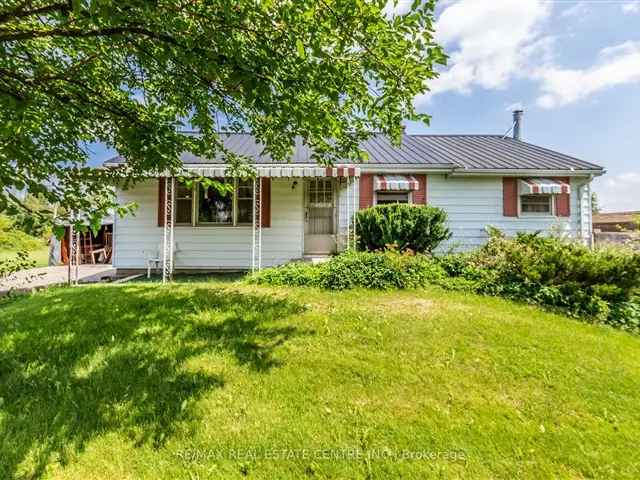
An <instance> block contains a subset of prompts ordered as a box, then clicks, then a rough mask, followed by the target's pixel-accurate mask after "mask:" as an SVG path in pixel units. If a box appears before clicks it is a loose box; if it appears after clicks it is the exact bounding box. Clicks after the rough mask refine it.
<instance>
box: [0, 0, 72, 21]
mask: <svg viewBox="0 0 640 480" xmlns="http://www.w3.org/2000/svg"><path fill="white" fill-rule="evenodd" d="M30 3H31V2H25V3H23V4H22V5H20V6H19V7H18V8H15V9H14V10H12V11H10V12H4V13H1V14H0V23H7V22H11V21H13V20H17V19H19V18H25V17H33V16H34V15H42V14H45V13H50V12H56V11H61V12H68V11H70V10H71V7H70V5H69V3H68V2H64V3H53V4H51V5H45V6H44V7H40V8H34V9H33V10H24V8H25V7H26V6H27V5H29V4H30Z"/></svg>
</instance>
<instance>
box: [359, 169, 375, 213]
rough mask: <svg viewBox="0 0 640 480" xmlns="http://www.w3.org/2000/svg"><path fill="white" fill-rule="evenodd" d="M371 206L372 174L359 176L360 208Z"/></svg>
mask: <svg viewBox="0 0 640 480" xmlns="http://www.w3.org/2000/svg"><path fill="white" fill-rule="evenodd" d="M372 205H373V174H371V173H363V174H362V175H361V176H360V208H361V209H362V208H369V207H370V206H372Z"/></svg>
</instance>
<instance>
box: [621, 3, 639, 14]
mask: <svg viewBox="0 0 640 480" xmlns="http://www.w3.org/2000/svg"><path fill="white" fill-rule="evenodd" d="M622 11H623V12H624V13H631V14H633V13H640V1H638V0H634V1H631V2H626V3H623V4H622Z"/></svg>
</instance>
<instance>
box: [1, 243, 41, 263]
mask: <svg viewBox="0 0 640 480" xmlns="http://www.w3.org/2000/svg"><path fill="white" fill-rule="evenodd" d="M15 256H16V252H15V251H11V250H0V262H1V261H2V260H6V259H8V258H11V257H15ZM29 258H31V260H33V261H35V262H36V267H46V266H47V265H48V261H49V247H48V246H47V245H43V246H42V247H41V248H39V249H37V250H33V251H31V252H29Z"/></svg>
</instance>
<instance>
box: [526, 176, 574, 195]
mask: <svg viewBox="0 0 640 480" xmlns="http://www.w3.org/2000/svg"><path fill="white" fill-rule="evenodd" d="M520 193H521V194H522V195H537V194H541V193H551V194H558V193H571V185H569V184H568V183H565V182H561V181H559V180H552V179H550V178H523V179H521V180H520Z"/></svg>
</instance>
